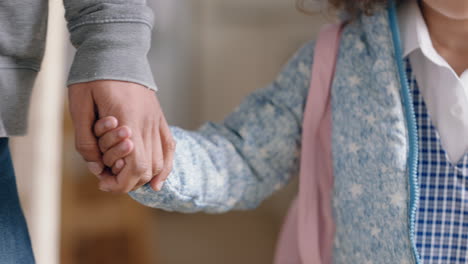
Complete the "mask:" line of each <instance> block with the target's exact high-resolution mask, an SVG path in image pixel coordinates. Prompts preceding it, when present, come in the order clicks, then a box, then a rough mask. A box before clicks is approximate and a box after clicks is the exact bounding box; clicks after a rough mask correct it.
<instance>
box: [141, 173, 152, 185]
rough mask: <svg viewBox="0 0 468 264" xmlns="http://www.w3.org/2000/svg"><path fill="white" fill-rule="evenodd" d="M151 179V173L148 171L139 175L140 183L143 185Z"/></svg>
mask: <svg viewBox="0 0 468 264" xmlns="http://www.w3.org/2000/svg"><path fill="white" fill-rule="evenodd" d="M152 179H153V176H152V175H151V174H149V173H146V174H144V175H143V176H142V177H141V183H142V185H144V184H146V183H148V182H150V181H151V180H152Z"/></svg>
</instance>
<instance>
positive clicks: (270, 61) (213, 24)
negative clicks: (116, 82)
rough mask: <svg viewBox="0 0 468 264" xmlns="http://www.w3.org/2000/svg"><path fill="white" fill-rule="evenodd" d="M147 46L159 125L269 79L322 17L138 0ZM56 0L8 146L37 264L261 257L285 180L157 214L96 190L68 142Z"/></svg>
mask: <svg viewBox="0 0 468 264" xmlns="http://www.w3.org/2000/svg"><path fill="white" fill-rule="evenodd" d="M148 2H149V4H150V5H151V7H152V8H153V10H154V11H155V17H156V27H155V29H154V37H153V48H152V50H151V52H150V54H149V58H150V60H151V63H152V68H153V72H154V75H155V79H156V82H157V84H158V86H159V88H160V92H159V94H158V97H159V100H160V101H161V104H162V106H163V109H164V111H165V114H166V117H167V119H168V121H169V123H170V124H171V125H176V126H181V127H183V128H186V129H196V128H197V127H198V126H199V125H201V124H202V123H203V122H204V121H207V120H212V121H219V120H222V119H223V117H224V116H225V115H226V114H228V113H229V112H230V111H231V110H232V109H233V108H234V107H235V106H236V105H238V104H239V103H240V101H241V100H242V98H243V97H245V96H246V95H247V94H249V93H250V92H251V91H253V90H255V89H258V88H261V87H264V86H266V85H268V83H269V82H271V81H272V80H273V79H274V78H275V76H276V74H277V73H278V72H279V70H280V69H281V67H282V66H283V65H284V63H285V62H286V61H287V60H288V58H289V57H290V56H291V55H293V53H294V51H295V50H297V49H298V48H299V47H300V46H301V45H302V44H303V43H305V42H306V41H308V40H310V39H313V38H314V37H315V35H316V33H317V32H318V30H319V28H320V26H321V25H322V24H323V23H325V22H327V20H328V21H330V19H327V18H326V16H325V15H323V14H319V13H317V14H315V15H309V16H307V15H304V14H302V13H300V12H299V11H297V10H296V7H295V0H235V1H232V0H148ZM63 14H64V11H63V6H62V2H61V0H50V15H49V31H48V42H47V50H46V58H45V61H44V64H43V70H42V71H41V73H40V77H39V79H38V80H37V82H36V87H35V90H34V95H33V105H32V109H31V115H30V120H29V122H30V133H29V134H28V136H27V137H21V138H14V139H13V142H12V146H11V147H12V152H13V155H14V161H15V166H16V171H17V174H18V175H17V176H18V185H19V189H20V193H21V201H22V204H23V208H24V210H25V214H26V218H27V221H28V224H29V228H30V232H31V236H32V240H33V247H34V250H35V254H36V258H37V263H38V264H58V263H62V264H83V263H86V264H94V263H96V264H98V263H99V264H103V263H104V264H107V263H112V264H120V263H122V264H128V263H132V264H150V263H151V264H152V263H162V264H179V263H184V264H185V263H195V264H197V263H203V264H211V263H213V264H214V263H216V264H218V263H224V264H231V263H232V264H234V263H236V264H237V263H256V264H262V263H265V264H266V263H271V262H272V258H273V251H274V248H275V243H276V238H277V235H278V232H279V229H280V227H281V224H282V219H283V216H284V214H285V212H286V210H287V208H288V205H289V203H290V201H291V199H292V198H293V197H294V195H295V193H296V185H297V183H295V182H293V183H292V184H291V185H290V186H288V187H287V188H286V189H284V190H282V191H280V192H279V193H277V194H275V195H274V196H273V197H271V198H270V199H269V200H268V201H266V202H264V203H263V204H262V205H261V206H260V208H258V209H257V210H254V211H249V212H232V213H228V214H224V215H205V214H192V215H184V214H178V213H167V212H163V211H160V210H155V209H150V208H145V207H143V206H141V205H139V204H137V203H136V202H134V201H133V200H132V199H130V198H129V197H128V196H126V195H112V194H108V193H102V192H100V191H99V190H98V189H97V180H96V179H95V177H94V176H92V175H91V174H89V173H88V172H87V170H86V168H85V165H84V163H83V161H82V159H81V158H80V156H79V155H78V154H77V153H76V152H75V150H74V142H73V128H72V124H71V121H70V118H69V116H68V113H67V105H66V100H65V98H66V89H65V88H64V87H65V77H66V74H67V71H68V68H69V64H70V61H71V58H72V57H73V52H74V51H73V48H72V47H71V46H70V44H69V43H68V33H67V30H66V26H65V22H64V19H63Z"/></svg>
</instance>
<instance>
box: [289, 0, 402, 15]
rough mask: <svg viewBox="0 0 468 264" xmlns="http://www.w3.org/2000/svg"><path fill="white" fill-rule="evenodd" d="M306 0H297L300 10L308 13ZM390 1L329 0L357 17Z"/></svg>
mask: <svg viewBox="0 0 468 264" xmlns="http://www.w3.org/2000/svg"><path fill="white" fill-rule="evenodd" d="M306 1H307V0H297V6H298V8H299V10H301V11H305V12H306V13H307V12H308V11H307V8H305V3H306ZM314 1H319V0H314ZM389 1H391V0H328V1H327V2H328V4H329V5H330V7H332V8H334V9H336V10H344V11H346V12H347V13H348V14H350V15H351V16H353V17H355V16H357V15H358V14H360V13H362V14H365V15H371V14H372V12H373V11H374V10H375V9H376V8H378V7H381V6H385V5H387V4H388V2H389ZM397 2H399V1H397Z"/></svg>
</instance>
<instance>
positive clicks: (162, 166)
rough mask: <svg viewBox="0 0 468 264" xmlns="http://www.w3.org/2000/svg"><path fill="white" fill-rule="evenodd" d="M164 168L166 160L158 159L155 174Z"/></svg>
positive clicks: (154, 167) (155, 164) (154, 169)
mask: <svg viewBox="0 0 468 264" xmlns="http://www.w3.org/2000/svg"><path fill="white" fill-rule="evenodd" d="M163 170H164V161H163V160H157V161H156V162H155V163H154V166H153V175H158V174H160V173H161V172H162V171H163Z"/></svg>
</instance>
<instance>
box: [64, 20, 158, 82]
mask: <svg viewBox="0 0 468 264" xmlns="http://www.w3.org/2000/svg"><path fill="white" fill-rule="evenodd" d="M71 41H72V43H73V45H74V46H75V47H77V51H76V54H75V59H74V61H73V64H72V67H71V70H70V75H69V78H68V82H67V84H68V85H71V84H75V83H82V82H89V81H95V80H117V81H128V82H133V83H138V84H141V85H143V86H146V87H148V88H150V89H152V90H157V87H156V84H155V82H154V79H153V74H152V72H151V68H150V65H149V62H148V58H147V54H148V51H149V49H150V47H151V28H150V27H149V26H148V25H147V24H145V23H139V22H135V21H128V22H122V20H119V22H113V21H112V20H109V21H106V22H103V23H98V24H87V25H83V26H80V27H77V28H75V29H73V30H72V32H71Z"/></svg>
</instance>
